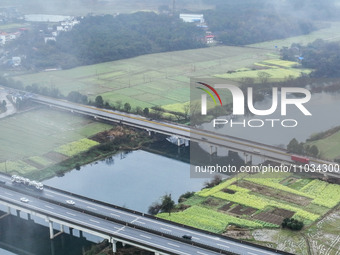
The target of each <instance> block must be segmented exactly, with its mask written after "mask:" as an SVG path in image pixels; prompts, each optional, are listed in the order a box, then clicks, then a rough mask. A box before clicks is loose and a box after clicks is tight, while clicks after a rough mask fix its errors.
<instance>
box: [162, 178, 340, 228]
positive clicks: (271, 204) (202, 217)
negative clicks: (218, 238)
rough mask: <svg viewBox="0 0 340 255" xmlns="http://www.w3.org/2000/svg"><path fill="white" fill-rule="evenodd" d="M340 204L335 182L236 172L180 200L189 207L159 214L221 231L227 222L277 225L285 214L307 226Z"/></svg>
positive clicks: (252, 226)
mask: <svg viewBox="0 0 340 255" xmlns="http://www.w3.org/2000/svg"><path fill="white" fill-rule="evenodd" d="M339 203H340V185H337V184H330V183H327V182H324V181H320V180H312V179H301V178H300V177H299V176H295V175H293V174H291V173H281V174H277V173H273V174H262V173H259V174H255V175H254V174H253V175H247V174H239V175H238V176H236V177H234V178H231V179H228V180H225V181H224V182H222V183H221V184H219V185H217V186H215V187H213V188H208V189H203V190H201V191H199V192H196V193H195V195H194V196H193V197H191V198H189V199H187V200H186V201H185V202H182V204H183V205H185V206H186V207H188V208H187V209H185V210H184V211H179V212H173V213H172V214H171V215H170V216H169V215H168V214H165V213H162V214H159V215H158V216H159V217H161V218H165V219H168V220H172V221H175V222H178V223H182V224H188V225H190V226H193V227H197V228H202V229H205V230H208V231H212V232H215V233H222V232H224V231H225V230H226V227H227V226H228V225H236V226H238V227H244V228H267V227H269V228H275V227H276V228H278V227H279V225H281V223H282V220H283V219H284V218H285V217H288V216H287V213H290V215H291V216H289V217H294V218H297V219H300V220H302V221H303V222H304V223H305V225H310V224H311V223H312V222H315V221H316V220H318V219H319V218H320V217H322V216H323V215H325V214H326V213H327V212H328V211H329V210H331V209H332V208H334V207H336V206H337V205H339ZM179 208H180V207H179ZM237 208H239V209H238V210H236V209H237ZM208 211H209V213H208Z"/></svg>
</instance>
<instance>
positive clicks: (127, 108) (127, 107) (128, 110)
mask: <svg viewBox="0 0 340 255" xmlns="http://www.w3.org/2000/svg"><path fill="white" fill-rule="evenodd" d="M124 110H125V111H126V112H130V111H131V105H130V104H129V103H125V104H124Z"/></svg>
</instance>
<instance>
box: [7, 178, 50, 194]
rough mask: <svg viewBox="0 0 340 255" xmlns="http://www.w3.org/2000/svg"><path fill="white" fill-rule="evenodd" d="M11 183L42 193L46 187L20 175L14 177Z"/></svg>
mask: <svg viewBox="0 0 340 255" xmlns="http://www.w3.org/2000/svg"><path fill="white" fill-rule="evenodd" d="M11 181H12V183H13V184H21V185H25V186H26V187H29V188H32V189H35V190H38V191H42V190H43V189H44V185H43V184H42V183H41V182H37V181H31V180H30V179H28V178H25V177H22V176H18V175H12V177H11Z"/></svg>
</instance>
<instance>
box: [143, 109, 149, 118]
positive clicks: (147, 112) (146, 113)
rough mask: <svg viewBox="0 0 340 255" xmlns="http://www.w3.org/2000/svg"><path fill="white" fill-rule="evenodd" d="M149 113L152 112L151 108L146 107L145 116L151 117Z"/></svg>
mask: <svg viewBox="0 0 340 255" xmlns="http://www.w3.org/2000/svg"><path fill="white" fill-rule="evenodd" d="M149 112H150V110H149V108H148V107H145V108H144V110H143V113H144V115H145V116H149Z"/></svg>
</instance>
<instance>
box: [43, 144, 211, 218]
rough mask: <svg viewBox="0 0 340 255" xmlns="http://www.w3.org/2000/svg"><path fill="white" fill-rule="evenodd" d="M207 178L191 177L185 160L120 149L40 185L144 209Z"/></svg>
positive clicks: (194, 187) (181, 192)
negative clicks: (161, 198)
mask: <svg viewBox="0 0 340 255" xmlns="http://www.w3.org/2000/svg"><path fill="white" fill-rule="evenodd" d="M206 180H207V179H191V178H190V167H189V164H188V163H184V162H181V161H177V160H175V159H171V158H167V157H164V156H160V155H156V154H152V153H150V152H146V151H143V150H138V151H132V152H130V153H126V152H122V153H119V154H117V155H115V156H113V157H110V158H108V159H106V160H102V161H98V162H95V163H92V164H89V165H86V166H83V167H81V169H80V171H76V170H73V171H71V172H69V173H66V174H65V175H64V176H63V177H55V178H52V179H50V180H47V181H44V184H46V185H50V186H53V187H56V188H60V189H64V190H67V191H70V192H73V193H77V194H81V195H83V196H88V197H90V198H94V199H98V200H102V201H105V202H108V203H111V204H115V205H119V206H124V207H127V208H129V209H133V210H137V211H141V212H147V210H148V207H149V206H150V205H151V204H152V203H153V202H155V201H157V200H158V199H159V198H160V197H161V196H163V195H165V194H171V196H172V198H173V199H174V200H175V201H177V199H178V197H179V196H180V195H181V194H183V193H185V192H187V191H198V190H200V189H201V188H202V187H203V184H204V182H205V181H206Z"/></svg>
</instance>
